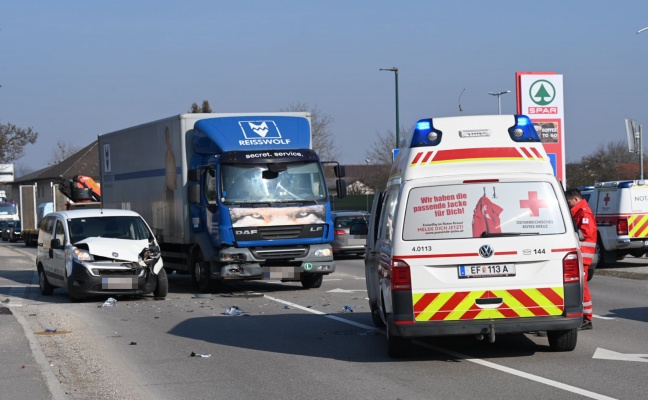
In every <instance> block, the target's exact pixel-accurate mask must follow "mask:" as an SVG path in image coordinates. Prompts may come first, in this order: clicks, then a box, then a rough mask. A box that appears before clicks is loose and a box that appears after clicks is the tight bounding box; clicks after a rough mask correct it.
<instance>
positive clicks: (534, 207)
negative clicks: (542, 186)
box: [520, 192, 547, 217]
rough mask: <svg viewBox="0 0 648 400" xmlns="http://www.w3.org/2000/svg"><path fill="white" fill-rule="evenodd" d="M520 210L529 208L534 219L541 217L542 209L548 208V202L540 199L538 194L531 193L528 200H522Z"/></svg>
mask: <svg viewBox="0 0 648 400" xmlns="http://www.w3.org/2000/svg"><path fill="white" fill-rule="evenodd" d="M520 208H528V209H529V210H531V216H532V217H539V216H540V209H541V208H547V202H546V201H544V200H542V199H539V198H538V192H529V199H528V200H520Z"/></svg>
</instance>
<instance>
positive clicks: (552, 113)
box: [515, 72, 567, 187]
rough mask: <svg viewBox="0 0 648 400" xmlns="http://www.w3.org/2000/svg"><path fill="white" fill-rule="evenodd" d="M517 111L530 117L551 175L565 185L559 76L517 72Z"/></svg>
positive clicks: (562, 113)
mask: <svg viewBox="0 0 648 400" xmlns="http://www.w3.org/2000/svg"><path fill="white" fill-rule="evenodd" d="M515 77H516V84H517V112H518V114H524V115H527V116H529V117H530V118H531V120H532V121H533V125H534V126H535V128H536V131H537V132H538V136H540V140H542V145H543V146H544V148H545V150H546V151H547V154H548V155H549V159H550V161H551V165H552V166H553V169H554V175H556V177H558V179H560V181H561V182H562V184H563V186H564V187H566V185H567V182H566V176H565V132H564V126H565V125H564V117H565V109H564V104H563V77H562V75H558V74H556V73H555V72H517V73H516V74H515Z"/></svg>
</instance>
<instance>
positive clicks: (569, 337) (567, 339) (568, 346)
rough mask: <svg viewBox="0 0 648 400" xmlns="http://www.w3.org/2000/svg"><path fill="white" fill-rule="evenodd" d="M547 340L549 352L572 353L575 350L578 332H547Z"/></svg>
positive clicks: (572, 330)
mask: <svg viewBox="0 0 648 400" xmlns="http://www.w3.org/2000/svg"><path fill="white" fill-rule="evenodd" d="M547 338H548V339H549V348H551V351H556V352H558V351H572V350H574V349H575V348H576V341H577V339H578V330H576V329H570V330H567V331H548V332H547Z"/></svg>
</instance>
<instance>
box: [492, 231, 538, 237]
mask: <svg viewBox="0 0 648 400" xmlns="http://www.w3.org/2000/svg"><path fill="white" fill-rule="evenodd" d="M539 234H540V232H499V233H497V232H483V233H482V234H481V236H480V237H506V236H533V235H539Z"/></svg>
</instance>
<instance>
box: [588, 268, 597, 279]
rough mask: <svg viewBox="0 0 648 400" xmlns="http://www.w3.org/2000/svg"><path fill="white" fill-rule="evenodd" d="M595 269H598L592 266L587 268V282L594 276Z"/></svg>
mask: <svg viewBox="0 0 648 400" xmlns="http://www.w3.org/2000/svg"><path fill="white" fill-rule="evenodd" d="M594 271H596V268H595V267H594V268H593V267H591V266H590V268H589V269H588V270H587V282H589V281H591V280H592V278H593V277H594Z"/></svg>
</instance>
